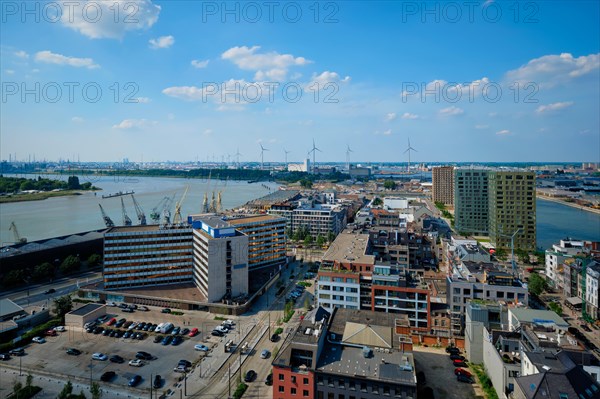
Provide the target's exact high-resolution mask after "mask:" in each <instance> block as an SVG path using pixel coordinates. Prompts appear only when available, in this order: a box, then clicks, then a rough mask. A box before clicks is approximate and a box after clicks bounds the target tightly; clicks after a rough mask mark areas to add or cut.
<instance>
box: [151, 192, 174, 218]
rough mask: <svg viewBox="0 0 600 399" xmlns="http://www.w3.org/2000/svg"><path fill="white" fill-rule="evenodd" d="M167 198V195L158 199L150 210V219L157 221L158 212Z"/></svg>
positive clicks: (159, 212)
mask: <svg viewBox="0 0 600 399" xmlns="http://www.w3.org/2000/svg"><path fill="white" fill-rule="evenodd" d="M168 200H169V197H167V196H164V197H163V198H162V199H161V200H160V201H158V204H156V206H155V207H154V208H152V212H150V219H152V220H154V221H155V222H158V221H159V220H160V214H161V212H162V209H163V205H164V203H165V201H168Z"/></svg>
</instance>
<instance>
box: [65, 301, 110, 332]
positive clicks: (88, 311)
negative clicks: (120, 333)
mask: <svg viewBox="0 0 600 399" xmlns="http://www.w3.org/2000/svg"><path fill="white" fill-rule="evenodd" d="M104 315H106V305H101V304H98V303H88V304H86V305H83V306H82V307H80V308H78V309H75V310H72V311H70V312H69V313H67V314H66V315H65V325H66V326H71V327H81V328H83V326H84V324H85V323H87V322H90V321H93V320H96V319H97V318H98V317H102V316H104Z"/></svg>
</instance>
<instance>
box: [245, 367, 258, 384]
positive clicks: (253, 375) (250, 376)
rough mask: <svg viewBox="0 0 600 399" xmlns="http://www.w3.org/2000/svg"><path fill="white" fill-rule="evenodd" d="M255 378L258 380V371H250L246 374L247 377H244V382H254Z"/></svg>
mask: <svg viewBox="0 0 600 399" xmlns="http://www.w3.org/2000/svg"><path fill="white" fill-rule="evenodd" d="M255 378H256V371H254V370H248V371H247V372H246V375H245V376H244V381H246V382H252V381H254V379H255Z"/></svg>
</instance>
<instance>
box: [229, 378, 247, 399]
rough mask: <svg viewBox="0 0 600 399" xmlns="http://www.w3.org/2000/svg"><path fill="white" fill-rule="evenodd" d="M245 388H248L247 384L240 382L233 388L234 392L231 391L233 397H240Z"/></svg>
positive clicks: (237, 398)
mask: <svg viewBox="0 0 600 399" xmlns="http://www.w3.org/2000/svg"><path fill="white" fill-rule="evenodd" d="M246 389H248V385H246V384H244V383H243V382H241V383H240V384H239V385H238V386H237V388H236V389H235V392H234V393H233V398H234V399H240V398H241V397H242V395H244V392H246Z"/></svg>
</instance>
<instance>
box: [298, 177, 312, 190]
mask: <svg viewBox="0 0 600 399" xmlns="http://www.w3.org/2000/svg"><path fill="white" fill-rule="evenodd" d="M300 185H301V186H302V188H306V189H310V188H312V186H313V182H312V181H310V180H308V179H302V180H300Z"/></svg>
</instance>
